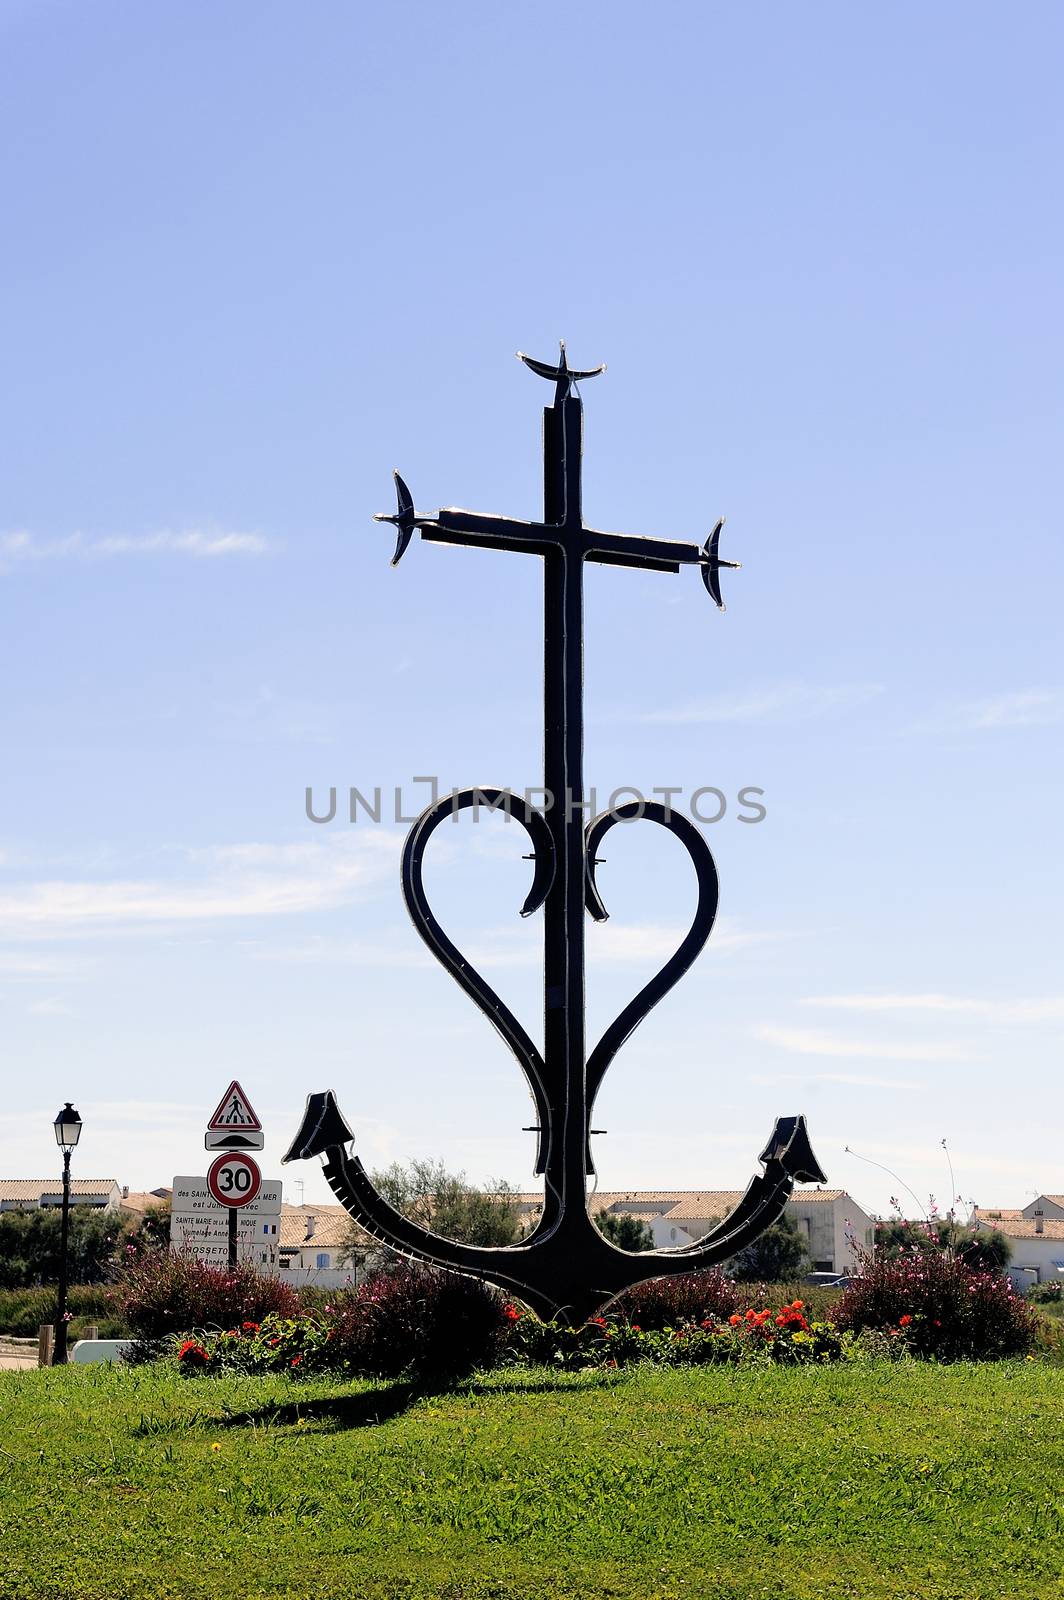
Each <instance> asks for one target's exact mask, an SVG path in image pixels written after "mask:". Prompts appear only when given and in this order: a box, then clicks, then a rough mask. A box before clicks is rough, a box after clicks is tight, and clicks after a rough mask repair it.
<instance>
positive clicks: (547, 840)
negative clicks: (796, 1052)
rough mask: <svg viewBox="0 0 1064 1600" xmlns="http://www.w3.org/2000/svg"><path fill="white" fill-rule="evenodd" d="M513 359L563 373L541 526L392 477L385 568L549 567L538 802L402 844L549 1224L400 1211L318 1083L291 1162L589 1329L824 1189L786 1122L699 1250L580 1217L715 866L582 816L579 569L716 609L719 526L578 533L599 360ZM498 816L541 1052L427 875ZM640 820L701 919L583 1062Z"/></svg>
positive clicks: (546, 441) (504, 797)
mask: <svg viewBox="0 0 1064 1600" xmlns="http://www.w3.org/2000/svg"><path fill="white" fill-rule="evenodd" d="M521 360H522V361H524V362H525V363H526V365H527V366H529V367H530V368H531V369H532V371H533V372H536V373H538V374H539V375H540V376H541V377H544V378H549V379H550V380H551V381H552V382H554V383H555V384H556V390H555V397H554V404H553V405H552V406H548V407H547V408H546V409H545V411H544V413H543V423H544V428H543V502H544V503H543V521H542V522H517V521H511V520H510V519H509V518H506V517H491V516H482V515H480V514H479V513H478V512H475V511H458V510H445V511H440V512H438V513H437V515H436V516H434V517H423V516H419V515H418V513H417V512H416V511H415V510H414V504H413V501H412V499H411V497H410V493H409V491H408V489H407V487H406V485H405V483H404V482H403V480H402V478H400V477H399V474H398V473H396V474H395V482H396V491H397V495H398V510H397V511H396V512H395V514H394V515H388V516H381V517H379V518H378V520H379V521H385V522H391V523H394V524H395V526H396V529H397V531H398V538H397V542H396V548H395V555H394V557H393V565H394V563H395V562H398V561H399V560H400V559H401V557H402V555H403V553H404V551H405V550H406V548H407V546H408V545H409V543H410V541H411V539H412V538H413V535H414V532H415V530H418V531H420V533H421V537H422V539H427V540H429V541H430V542H431V543H433V544H458V545H474V546H477V547H478V548H487V549H491V550H516V551H520V552H521V553H522V554H526V555H535V556H539V557H541V558H542V561H543V575H544V629H543V661H544V716H543V727H544V788H545V790H546V796H545V801H544V806H543V808H542V809H536V808H534V807H532V806H531V805H529V804H528V803H527V801H526V800H522V799H521V798H519V797H518V796H516V795H513V794H511V793H510V792H509V791H507V790H501V789H465V790H461V791H458V792H456V793H455V794H451V795H445V796H443V797H442V798H441V799H439V800H438V801H437V802H436V803H435V804H433V805H431V806H429V807H428V808H427V809H426V810H425V811H424V812H423V813H422V815H421V816H420V817H419V818H418V820H417V821H416V822H415V824H414V826H413V827H412V829H411V830H410V833H409V835H408V837H407V841H406V846H405V849H404V852H403V862H402V889H403V896H404V899H405V900H406V904H407V908H408V910H409V912H410V915H411V917H412V919H413V921H414V925H415V927H416V928H417V931H418V933H419V934H420V935H421V937H422V939H423V940H424V941H425V943H426V944H427V945H428V947H429V949H430V950H431V951H432V953H433V954H434V955H435V956H436V958H437V960H438V961H440V962H441V963H442V965H443V966H444V967H445V968H446V969H447V970H448V971H449V972H450V973H451V975H452V976H453V977H454V978H455V980H456V981H457V982H458V983H459V984H460V985H461V987H462V988H463V989H464V990H465V992H466V993H467V994H468V995H469V997H470V999H471V1000H472V1001H473V1002H474V1004H475V1005H477V1006H479V1008H480V1010H481V1011H482V1012H483V1013H484V1014H485V1016H487V1018H488V1019H489V1021H491V1022H492V1023H493V1024H494V1026H495V1027H496V1028H497V1029H498V1031H499V1033H500V1034H501V1035H502V1037H503V1038H504V1039H505V1041H506V1043H507V1044H508V1045H509V1047H510V1049H511V1050H512V1051H513V1053H514V1055H515V1056H516V1057H517V1060H518V1062H519V1063H520V1065H521V1067H522V1069H523V1071H524V1073H525V1076H526V1078H527V1080H528V1085H529V1088H530V1089H531V1092H532V1098H533V1100H534V1102H535V1106H536V1112H537V1118H538V1122H537V1126H536V1128H535V1130H534V1131H535V1132H537V1133H538V1136H539V1147H538V1154H537V1160H536V1172H537V1174H540V1175H542V1177H543V1180H544V1204H543V1211H542V1215H541V1216H540V1219H539V1221H538V1223H537V1225H536V1227H535V1229H534V1231H533V1232H532V1233H531V1234H529V1236H528V1237H527V1238H525V1239H523V1240H521V1242H520V1243H518V1244H514V1245H508V1246H505V1247H499V1248H481V1247H477V1246H473V1245H463V1244H456V1243H454V1242H453V1241H451V1240H448V1239H443V1238H441V1237H439V1236H438V1235H436V1234H434V1233H432V1232H431V1231H430V1230H429V1229H427V1228H423V1227H420V1226H419V1225H418V1224H416V1223H414V1222H411V1221H410V1220H409V1219H408V1218H406V1217H404V1216H402V1215H401V1214H400V1213H399V1212H398V1211H397V1210H395V1208H394V1207H393V1206H391V1205H390V1204H389V1203H388V1202H387V1201H386V1200H385V1199H384V1198H383V1197H382V1196H381V1195H380V1194H379V1193H378V1192H377V1190H376V1189H375V1188H374V1186H373V1184H372V1183H371V1181H370V1179H369V1176H368V1174H367V1173H366V1171H365V1168H364V1167H363V1166H362V1163H361V1161H360V1160H359V1159H358V1157H357V1156H354V1155H352V1154H349V1152H348V1147H349V1146H350V1145H351V1143H352V1141H353V1139H354V1135H353V1133H352V1131H351V1129H350V1128H349V1127H348V1125H347V1123H346V1122H345V1120H344V1118H343V1116H342V1115H341V1113H340V1111H339V1108H338V1106H337V1104H336V1100H335V1098H334V1096H333V1094H332V1092H331V1091H326V1092H325V1093H323V1094H312V1095H310V1096H309V1097H308V1100H307V1110H306V1114H305V1117H304V1120H303V1124H302V1127H301V1128H300V1130H299V1133H298V1134H297V1135H296V1138H295V1140H294V1141H293V1144H292V1146H291V1148H290V1150H289V1151H288V1154H287V1155H286V1157H285V1160H286V1161H291V1160H297V1159H303V1158H306V1157H309V1156H313V1155H322V1156H324V1158H325V1176H326V1178H327V1180H328V1182H329V1184H330V1186H331V1188H332V1190H333V1192H334V1194H336V1196H337V1197H338V1199H339V1200H340V1201H341V1202H342V1203H343V1205H344V1206H345V1207H346V1208H347V1210H348V1211H349V1212H350V1214H351V1215H352V1217H354V1218H355V1220H356V1221H357V1222H358V1223H359V1224H360V1225H361V1226H362V1227H363V1228H364V1229H365V1230H366V1231H367V1232H368V1233H369V1234H371V1235H373V1236H374V1237H376V1238H378V1239H381V1240H382V1241H384V1242H385V1243H387V1244H389V1245H391V1246H392V1248H393V1249H396V1250H398V1251H400V1252H402V1253H403V1254H405V1255H407V1256H411V1257H414V1258H415V1259H419V1260H422V1261H427V1262H432V1263H435V1264H436V1265H438V1266H443V1267H449V1268H452V1269H454V1270H455V1271H458V1272H465V1273H470V1274H473V1275H475V1276H477V1277H481V1278H484V1279H487V1280H488V1281H490V1282H492V1283H495V1284H498V1285H500V1286H501V1287H503V1288H505V1289H506V1290H508V1291H509V1292H511V1293H513V1294H515V1295H516V1296H518V1297H519V1298H520V1299H522V1300H524V1301H525V1302H527V1303H528V1304H529V1305H530V1306H532V1307H534V1308H535V1310H537V1311H538V1312H540V1314H541V1315H544V1316H556V1317H560V1318H563V1319H565V1320H567V1321H569V1322H572V1323H579V1322H582V1321H583V1320H584V1319H585V1318H587V1317H588V1316H590V1315H591V1314H592V1312H593V1311H595V1310H596V1309H597V1308H598V1307H600V1306H601V1305H603V1304H604V1303H605V1302H606V1301H608V1300H610V1299H611V1298H613V1296H615V1295H617V1294H619V1293H620V1292H621V1291H622V1290H623V1289H627V1288H630V1287H631V1285H633V1284H635V1283H639V1282H641V1281H642V1280H643V1279H646V1278H658V1277H663V1276H665V1275H667V1274H672V1273H677V1272H690V1271H692V1270H693V1269H694V1268H696V1267H703V1266H708V1265H711V1264H712V1263H714V1262H718V1261H723V1260H726V1259H727V1258H728V1257H730V1256H733V1255H735V1253H736V1252H737V1251H738V1250H741V1249H742V1247H743V1246H744V1245H746V1244H749V1243H750V1242H751V1240H753V1239H756V1238H757V1236H758V1235H759V1234H760V1233H762V1232H763V1231H764V1230H765V1229H766V1228H767V1227H769V1226H770V1225H771V1224H772V1223H773V1222H775V1221H777V1220H778V1218H779V1216H780V1215H781V1213H782V1211H783V1209H784V1206H785V1205H786V1203H787V1200H788V1199H789V1197H790V1195H791V1192H792V1190H793V1188H794V1184H795V1182H823V1181H824V1174H823V1173H822V1172H821V1170H820V1167H819V1165H818V1163H817V1160H816V1157H815V1156H814V1154H813V1151H812V1149H811V1148H810V1145H809V1139H808V1135H807V1133H806V1128H805V1119H804V1118H803V1117H800V1116H795V1117H781V1118H779V1119H778V1120H777V1122H776V1125H775V1128H774V1129H773V1132H772V1136H771V1138H770V1139H769V1141H768V1144H767V1145H766V1147H765V1149H764V1150H763V1151H762V1153H761V1155H760V1157H759V1160H760V1161H761V1162H762V1163H763V1167H764V1171H763V1174H761V1175H759V1176H757V1177H755V1178H753V1179H752V1180H751V1182H750V1184H749V1185H748V1187H747V1189H746V1192H745V1193H744V1195H743V1196H742V1198H741V1200H740V1201H739V1203H738V1205H737V1206H736V1207H735V1209H734V1210H733V1211H732V1213H731V1214H730V1215H729V1216H727V1217H725V1218H724V1219H723V1221H721V1222H719V1223H717V1224H716V1225H715V1226H714V1227H713V1228H712V1229H711V1230H710V1232H709V1233H708V1234H706V1235H705V1237H704V1238H702V1239H699V1240H698V1241H697V1243H695V1244H691V1245H687V1246H684V1247H682V1248H680V1249H677V1250H649V1251H643V1252H641V1253H638V1254H634V1253H631V1252H628V1251H624V1250H620V1249H618V1248H617V1247H616V1246H615V1245H613V1244H611V1243H610V1242H609V1241H608V1240H607V1239H605V1238H604V1237H603V1236H602V1234H601V1233H600V1232H599V1230H598V1229H597V1228H596V1226H595V1224H594V1222H593V1221H592V1220H591V1217H590V1216H589V1214H588V1208H587V1178H588V1174H589V1173H592V1172H593V1171H594V1167H593V1164H592V1159H591V1151H590V1139H589V1135H590V1132H591V1113H592V1109H593V1106H594V1102H595V1096H596V1094H597V1093H598V1090H599V1087H600V1085H601V1083H602V1079H603V1077H604V1075H605V1073H606V1069H607V1068H608V1067H609V1065H610V1063H611V1061H612V1060H613V1058H614V1056H615V1055H616V1054H617V1051H618V1050H619V1049H620V1047H621V1045H622V1044H623V1043H624V1042H625V1040H626V1039H627V1038H628V1036H629V1034H631V1032H632V1030H633V1029H634V1028H635V1027H637V1026H638V1024H639V1023H640V1022H641V1021H642V1020H643V1018H644V1017H645V1016H646V1015H647V1013H648V1011H650V1009H651V1007H652V1006H654V1005H656V1004H657V1002H658V1001H659V1000H660V999H661V998H662V996H663V995H665V994H667V993H668V991H669V990H670V989H671V988H672V987H673V985H674V984H675V983H677V982H678V981H679V979H680V978H681V977H682V976H683V974H684V973H685V972H686V971H687V969H688V967H690V965H691V963H692V962H693V961H694V959H695V957H696V956H697V955H698V953H699V951H700V950H701V949H702V947H703V945H704V944H705V942H706V940H707V939H708V938H709V934H710V930H711V929H712V926H713V919H714V917H715V915H716V910H717V872H716V867H715V865H714V862H713V857H712V855H711V854H710V851H709V846H708V845H707V844H706V842H705V839H704V838H703V837H702V834H701V833H700V832H699V830H698V829H697V828H696V827H695V826H694V825H693V823H691V822H689V821H688V820H687V819H686V818H685V817H683V816H681V815H679V814H678V813H677V812H675V811H672V810H669V809H667V808H666V807H664V806H662V805H659V804H657V803H655V802H649V801H634V802H632V803H631V804H628V805H621V806H617V807H616V808H615V809H614V810H613V811H607V812H603V813H602V814H600V815H599V816H597V817H595V818H593V819H592V820H591V822H590V823H588V824H587V825H586V826H585V823H584V815H583V801H584V778H583V751H584V711H583V642H584V600H583V584H584V563H585V562H586V561H599V562H606V563H608V564H609V565H612V566H622V567H640V568H644V569H648V570H650V571H653V572H679V570H680V567H681V566H694V567H697V568H698V569H699V571H700V572H701V575H702V581H703V582H704V584H705V586H706V588H707V590H708V591H709V594H710V596H711V597H712V599H713V600H714V601H715V603H716V604H717V605H718V606H719V607H720V608H721V609H722V610H723V601H722V598H721V592H720V573H719V569H720V568H721V567H734V566H736V565H737V563H736V562H731V561H722V560H721V559H720V556H719V555H718V545H719V540H720V531H721V526H722V523H720V522H718V523H717V525H716V527H715V528H714V529H713V531H712V533H711V534H710V535H709V538H708V539H707V541H706V543H705V544H704V545H698V544H687V543H683V542H681V541H678V540H671V539H650V538H640V537H632V536H630V535H627V534H616V533H597V532H596V531H595V530H594V529H592V528H587V527H585V526H584V521H583V516H582V511H581V503H580V464H581V448H582V431H583V404H582V402H581V401H580V400H579V399H578V398H577V397H576V396H575V395H573V393H572V385H573V383H574V381H576V380H577V379H581V378H591V377H595V376H596V375H597V374H598V373H600V372H602V371H603V370H604V369H603V368H602V367H597V368H595V369H594V370H593V371H587V372H574V371H572V370H570V368H569V366H568V363H567V360H566V355H565V346H564V344H563V345H562V347H561V356H560V359H559V362H558V365H557V366H556V367H551V366H548V365H546V364H545V363H543V362H539V361H533V360H532V359H531V358H530V357H528V356H525V355H522V356H521ZM478 805H481V806H491V807H499V808H500V809H505V810H506V812H507V813H508V814H509V815H510V816H514V817H516V818H517V820H518V821H519V822H520V823H521V824H522V826H523V827H524V829H525V831H526V833H527V834H528V836H529V838H530V840H531V842H532V851H533V854H532V856H531V859H532V861H533V862H534V871H533V882H532V887H531V889H530V891H529V894H528V897H527V899H526V900H525V903H524V906H523V907H522V910H521V915H522V916H526V917H527V916H531V915H532V913H533V912H535V911H538V910H539V909H540V907H542V908H543V915H544V928H543V952H544V954H543V965H544V973H543V1011H544V1030H543V1033H544V1047H543V1051H542V1054H541V1053H540V1051H539V1050H538V1049H537V1048H536V1046H535V1044H534V1043H533V1042H532V1040H531V1038H530V1037H529V1035H528V1034H527V1033H526V1032H525V1030H524V1029H523V1028H522V1027H521V1024H520V1023H519V1022H518V1021H517V1019H516V1017H514V1015H513V1014H512V1012H511V1011H510V1010H509V1009H508V1008H507V1007H506V1006H505V1005H504V1004H503V1002H502V1001H501V1000H500V999H499V997H498V995H496V994H495V993H494V992H493V990H492V989H491V988H489V986H488V984H487V983H485V981H484V979H483V978H482V977H481V976H480V974H479V973H478V972H477V971H476V970H475V968H474V967H472V965H471V964H470V963H469V962H468V961H467V960H466V959H465V957H464V956H463V955H462V954H461V952H460V951H459V950H458V949H457V948H456V946H455V945H453V944H452V943H451V941H450V940H449V939H448V937H447V935H446V933H445V932H444V931H443V929H442V928H441V926H440V924H439V923H438V922H437V920H436V918H435V916H434V915H433V913H432V909H431V907H430V906H429V902H428V899H427V897H426V894H425V889H424V885H423V882H422V864H423V860H424V854H425V849H426V847H427V845H428V842H429V839H430V838H431V836H432V834H433V832H434V830H435V829H436V827H437V826H438V824H439V823H440V822H441V821H442V820H443V819H444V818H445V817H448V816H452V815H453V814H454V813H455V812H456V811H458V810H461V809H463V808H465V807H468V806H478ZM639 817H647V818H649V819H650V820H651V821H652V822H656V823H659V824H660V825H661V826H662V827H664V828H667V829H669V830H670V832H672V833H674V834H676V835H677V836H678V838H679V839H680V841H681V843H682V844H683V845H684V846H685V847H686V849H687V851H688V854H689V855H690V857H691V860H692V862H693V863H694V868H695V873H696V875H697V879H698V903H697V906H696V909H695V915H694V920H693V921H692V924H691V927H690V929H689V930H688V932H687V935H686V937H685V938H684V939H683V940H682V941H681V943H680V944H679V946H678V948H677V949H676V951H675V952H674V954H673V955H672V956H671V957H670V958H669V960H668V961H666V963H665V965H664V966H663V967H662V968H661V970H660V971H659V972H658V973H657V974H656V976H655V977H653V978H652V979H651V980H650V982H649V983H647V984H646V985H645V986H644V988H643V989H641V990H640V992H639V993H638V994H637V995H636V996H635V998H634V999H633V1000H632V1001H630V1002H629V1004H628V1005H627V1006H626V1007H625V1008H624V1010H623V1011H622V1012H621V1013H620V1015H619V1016H618V1017H617V1018H616V1020H615V1021H614V1022H612V1023H611V1024H610V1026H609V1027H608V1028H607V1029H606V1032H605V1033H604V1034H603V1036H602V1038H601V1039H600V1040H599V1041H598V1043H597V1044H596V1045H595V1047H594V1049H593V1050H592V1051H591V1053H590V1055H589V1054H588V1053H587V1047H586V1042H585V1037H584V916H585V913H588V914H590V916H591V917H592V918H594V919H595V920H596V921H604V920H605V918H606V914H607V913H606V909H605V907H604V905H603V903H602V900H601V898H600V895H599V890H598V885H597V882H596V876H595V869H596V867H597V865H598V864H599V860H600V858H599V855H598V851H599V847H600V846H601V844H602V841H603V839H604V838H605V836H606V834H607V833H608V832H609V830H610V828H612V827H613V826H614V824H615V823H617V822H629V821H632V820H635V819H637V818H639Z"/></svg>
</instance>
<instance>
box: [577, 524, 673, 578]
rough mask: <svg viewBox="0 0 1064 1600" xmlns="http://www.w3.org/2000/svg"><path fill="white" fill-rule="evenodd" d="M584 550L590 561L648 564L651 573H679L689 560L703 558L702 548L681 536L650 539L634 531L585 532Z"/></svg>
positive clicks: (633, 564) (619, 565) (609, 563)
mask: <svg viewBox="0 0 1064 1600" xmlns="http://www.w3.org/2000/svg"><path fill="white" fill-rule="evenodd" d="M584 553H585V555H586V557H587V559H588V560H589V561H601V562H604V563H606V564H608V565H610V566H618V567H645V568H647V569H648V570H649V571H651V572H679V570H680V567H681V566H682V565H685V564H686V563H688V562H698V561H701V559H702V548H701V546H700V545H697V544H688V543H686V542H684V541H681V540H679V539H650V538H646V537H645V536H643V535H641V534H635V533H596V532H595V531H594V530H593V529H590V528H588V529H585V531H584Z"/></svg>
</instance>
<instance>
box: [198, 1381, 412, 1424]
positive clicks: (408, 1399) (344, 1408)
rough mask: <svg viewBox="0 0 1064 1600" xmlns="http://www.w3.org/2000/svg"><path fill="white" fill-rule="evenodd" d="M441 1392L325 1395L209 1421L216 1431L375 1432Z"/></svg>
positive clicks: (400, 1389)
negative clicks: (307, 1428)
mask: <svg viewBox="0 0 1064 1600" xmlns="http://www.w3.org/2000/svg"><path fill="white" fill-rule="evenodd" d="M439 1392H440V1391H439V1390H438V1389H434V1388H431V1387H426V1386H425V1385H424V1384H417V1383H409V1382H399V1383H393V1384H391V1385H390V1386H389V1387H388V1388H386V1389H368V1390H362V1391H360V1392H359V1393H357V1394H338V1395H326V1396H324V1397H322V1398H320V1399H307V1400H291V1401H289V1402H288V1403H287V1404H285V1405H276V1404H268V1405H263V1406H255V1407H252V1408H249V1409H248V1410H246V1411H227V1412H224V1413H223V1415H222V1416H220V1417H212V1418H210V1419H209V1420H210V1423H211V1426H212V1427H215V1428H285V1427H289V1428H292V1427H295V1426H296V1425H297V1424H299V1423H311V1422H325V1423H327V1424H329V1426H330V1428H331V1429H332V1431H334V1432H336V1433H343V1432H345V1431H346V1430H347V1429H348V1428H373V1427H376V1426H377V1425H378V1424H379V1423H382V1422H391V1421H392V1419H393V1418H394V1417H401V1416H402V1414H403V1412H404V1411H409V1410H410V1407H411V1406H413V1405H416V1404H417V1402H418V1401H419V1400H423V1399H424V1398H425V1397H426V1396H427V1395H430V1394H437V1393H439Z"/></svg>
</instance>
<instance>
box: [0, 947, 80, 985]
mask: <svg viewBox="0 0 1064 1600" xmlns="http://www.w3.org/2000/svg"><path fill="white" fill-rule="evenodd" d="M70 970H71V969H70V967H69V966H68V965H67V963H65V962H61V961H58V960H57V959H56V958H55V957H54V956H45V955H38V954H36V953H34V954H30V953H29V952H28V951H25V950H0V983H5V982H8V983H31V982H44V981H48V982H50V981H52V980H53V979H55V978H57V977H62V976H66V975H67V974H68V973H69V972H70Z"/></svg>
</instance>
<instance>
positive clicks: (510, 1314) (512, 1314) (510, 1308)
mask: <svg viewBox="0 0 1064 1600" xmlns="http://www.w3.org/2000/svg"><path fill="white" fill-rule="evenodd" d="M502 1314H503V1316H504V1317H505V1318H506V1320H507V1322H519V1321H520V1319H521V1313H520V1311H519V1310H518V1308H517V1306H515V1305H514V1304H513V1303H512V1302H511V1304H509V1305H505V1306H503V1308H502Z"/></svg>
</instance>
